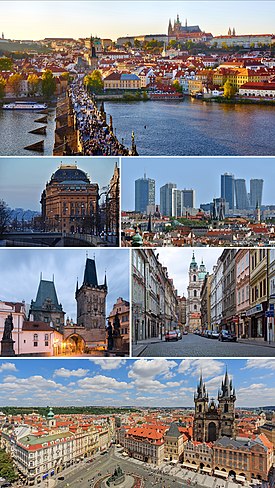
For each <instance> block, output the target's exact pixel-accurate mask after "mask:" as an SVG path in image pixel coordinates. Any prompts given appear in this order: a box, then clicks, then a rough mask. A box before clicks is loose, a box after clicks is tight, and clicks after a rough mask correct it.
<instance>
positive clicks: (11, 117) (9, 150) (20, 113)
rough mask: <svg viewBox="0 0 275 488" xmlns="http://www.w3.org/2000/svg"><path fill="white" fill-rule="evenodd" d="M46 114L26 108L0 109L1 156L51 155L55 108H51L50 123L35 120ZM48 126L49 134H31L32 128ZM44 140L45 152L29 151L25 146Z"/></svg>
mask: <svg viewBox="0 0 275 488" xmlns="http://www.w3.org/2000/svg"><path fill="white" fill-rule="evenodd" d="M44 115H45V114H41V113H40V114H39V113H37V112H36V113H34V112H30V111H26V110H2V109H0V156H39V155H41V156H51V155H52V153H53V145H54V129H55V110H54V109H49V113H48V123H47V124H43V123H38V122H34V121H35V120H36V119H40V118H41V117H44ZM43 125H46V126H47V135H46V136H43V135H42V136H41V135H38V134H29V131H30V130H33V129H37V128H38V127H41V126H43ZM42 139H43V140H44V153H38V152H35V151H28V150H26V149H24V147H25V146H28V145H30V144H34V143H35V142H38V141H41V140H42Z"/></svg>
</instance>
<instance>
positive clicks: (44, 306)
mask: <svg viewBox="0 0 275 488" xmlns="http://www.w3.org/2000/svg"><path fill="white" fill-rule="evenodd" d="M64 317H65V312H64V311H63V308H62V304H61V303H59V302H58V297H57V293H56V288H55V284H54V279H53V281H48V280H43V279H42V274H41V276H40V282H39V286H38V290H37V295H36V299H35V300H32V301H31V306H30V310H29V320H30V321H31V322H44V323H46V324H49V325H51V326H52V327H53V328H54V329H56V330H58V331H61V332H62V329H63V326H64Z"/></svg>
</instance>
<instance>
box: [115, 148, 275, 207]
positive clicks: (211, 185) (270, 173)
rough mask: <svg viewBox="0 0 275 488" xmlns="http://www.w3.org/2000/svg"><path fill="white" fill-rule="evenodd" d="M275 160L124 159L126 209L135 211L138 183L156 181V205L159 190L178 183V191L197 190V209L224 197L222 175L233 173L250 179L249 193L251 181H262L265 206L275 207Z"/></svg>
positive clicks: (124, 202) (237, 176)
mask: <svg viewBox="0 0 275 488" xmlns="http://www.w3.org/2000/svg"><path fill="white" fill-rule="evenodd" d="M274 163H275V160H274V158H263V157H262V158H248V157H244V158H240V157H236V158H220V157H215V158H206V157H203V158H198V157H193V158H191V157H188V158H177V157H176V158H166V157H162V158H157V157H154V158H146V157H145V158H143V157H140V158H138V159H137V158H134V159H133V158H126V159H125V158H123V159H122V170H121V187H122V206H121V208H122V209H123V210H134V208H135V180H136V179H138V178H143V176H144V173H146V177H147V178H152V179H153V180H155V182H156V204H159V203H160V200H159V189H160V187H161V186H163V185H165V184H166V183H176V184H177V188H179V189H180V190H183V189H184V188H192V189H194V190H195V200H196V201H195V206H196V207H199V206H200V204H202V203H209V202H211V201H212V200H213V198H214V197H220V195H221V174H223V173H226V172H227V173H233V174H234V175H235V178H245V179H246V189H247V192H249V184H250V183H249V182H250V179H251V178H262V179H263V180H264V185H263V201H262V204H263V205H267V204H272V203H273V204H275V198H274V183H273V182H274V179H275V165H274Z"/></svg>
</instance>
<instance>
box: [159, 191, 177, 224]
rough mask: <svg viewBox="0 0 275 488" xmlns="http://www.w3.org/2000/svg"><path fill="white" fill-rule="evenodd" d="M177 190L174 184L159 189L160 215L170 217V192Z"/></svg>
mask: <svg viewBox="0 0 275 488" xmlns="http://www.w3.org/2000/svg"><path fill="white" fill-rule="evenodd" d="M173 188H177V185H176V184H175V183H166V185H163V186H162V187H161V188H160V213H161V214H162V215H166V216H168V217H172V213H173V212H172V200H173V198H172V190H173Z"/></svg>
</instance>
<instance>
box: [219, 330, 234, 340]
mask: <svg viewBox="0 0 275 488" xmlns="http://www.w3.org/2000/svg"><path fill="white" fill-rule="evenodd" d="M219 341H222V342H223V341H230V342H237V336H236V334H234V333H233V332H230V331H229V330H221V331H220V334H219Z"/></svg>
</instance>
